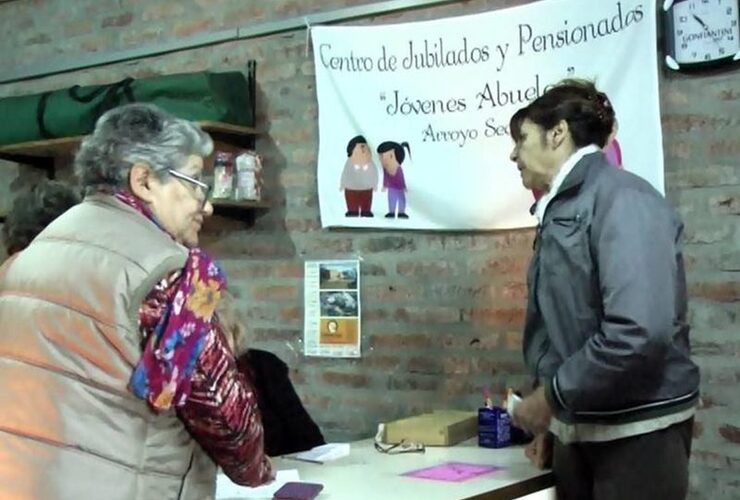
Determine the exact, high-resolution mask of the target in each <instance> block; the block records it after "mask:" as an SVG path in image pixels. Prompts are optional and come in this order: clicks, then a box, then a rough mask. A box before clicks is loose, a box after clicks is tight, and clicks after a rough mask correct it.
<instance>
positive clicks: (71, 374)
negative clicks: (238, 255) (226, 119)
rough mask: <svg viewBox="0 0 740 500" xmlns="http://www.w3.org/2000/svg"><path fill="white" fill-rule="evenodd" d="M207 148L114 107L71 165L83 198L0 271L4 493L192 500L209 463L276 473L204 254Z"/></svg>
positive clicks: (157, 117)
mask: <svg viewBox="0 0 740 500" xmlns="http://www.w3.org/2000/svg"><path fill="white" fill-rule="evenodd" d="M212 149H213V143H212V141H211V139H210V137H208V135H207V134H205V133H204V132H203V131H202V130H201V129H200V128H199V127H198V126H197V125H195V124H193V123H191V122H188V121H185V120H181V119H178V118H175V117H173V116H171V115H169V114H167V113H165V112H163V111H161V110H160V109H159V108H157V107H155V106H152V105H145V104H130V105H126V106H122V107H119V108H116V109H113V110H111V111H108V112H107V113H105V114H104V115H103V116H102V117H101V118H100V119H99V120H98V122H97V123H96V126H95V130H94V131H93V133H92V135H90V136H88V137H86V138H85V139H84V140H83V142H82V145H81V147H80V150H79V152H78V153H77V155H76V158H75V168H76V173H77V176H78V178H79V180H80V183H81V185H82V187H83V188H84V190H85V194H86V196H85V199H84V200H83V201H82V203H80V204H78V205H76V206H75V207H73V208H71V209H69V210H68V211H66V212H65V213H64V214H63V215H61V216H60V217H58V218H57V219H56V220H54V221H53V222H52V223H51V224H50V225H49V226H48V227H47V228H46V229H44V230H43V231H42V232H41V234H39V235H38V236H37V237H36V238H35V239H34V240H33V241H32V242H31V244H30V245H28V247H27V248H25V249H24V250H23V251H22V252H19V253H16V254H15V255H14V256H13V257H11V258H10V259H9V260H8V261H7V262H6V263H5V264H4V265H3V266H2V268H0V317H1V318H2V322H1V323H0V399H2V403H3V407H4V408H5V409H6V411H3V412H0V429H2V432H0V498H14V499H20V500H24V499H36V498H76V499H81V500H87V499H91V500H92V499H99V498H106V499H109V500H119V499H120V500H124V499H126V500H129V499H137V500H149V499H152V500H154V499H163V498H167V499H174V498H177V499H194V500H195V499H198V500H200V499H203V498H212V497H213V495H214V492H215V478H216V464H218V465H219V466H221V468H222V469H223V470H224V472H225V473H226V474H227V475H228V476H229V477H230V478H231V480H232V481H234V482H236V483H239V484H248V485H259V484H262V483H264V482H266V481H269V480H270V479H271V478H272V470H271V465H270V461H269V459H268V458H267V457H266V455H265V454H264V450H263V430H262V425H261V421H260V416H259V412H258V410H257V400H256V395H255V392H254V389H253V388H252V386H251V384H250V383H249V382H248V381H247V380H246V379H245V377H244V376H243V375H242V374H241V373H240V372H239V370H238V369H237V366H236V360H235V359H234V357H233V355H232V353H231V351H230V349H229V347H228V345H227V343H226V339H225V337H224V333H223V332H222V331H221V330H220V329H219V326H218V323H217V321H216V320H215V319H214V310H215V308H216V306H217V302H218V299H219V297H220V294H221V291H222V290H223V288H224V287H225V277H224V275H223V273H222V271H221V269H220V268H219V266H218V265H217V264H216V263H215V262H214V261H213V260H212V259H211V258H210V257H209V256H208V255H207V254H206V253H205V252H203V251H202V250H200V249H199V248H198V233H199V231H200V228H201V226H202V224H203V221H204V219H205V217H207V216H209V215H210V214H211V213H212V210H213V207H212V206H211V205H210V203H209V202H208V198H207V195H208V191H209V187H208V186H207V185H206V184H204V183H203V181H202V180H201V173H202V169H203V159H204V158H205V157H206V156H208V155H209V154H210V153H211V151H212ZM214 462H215V464H214Z"/></svg>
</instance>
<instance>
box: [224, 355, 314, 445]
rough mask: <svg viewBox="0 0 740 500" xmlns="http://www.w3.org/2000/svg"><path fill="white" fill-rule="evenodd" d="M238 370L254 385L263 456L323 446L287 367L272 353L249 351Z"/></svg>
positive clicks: (240, 362)
mask: <svg viewBox="0 0 740 500" xmlns="http://www.w3.org/2000/svg"><path fill="white" fill-rule="evenodd" d="M239 367H240V370H241V371H242V372H243V373H246V374H249V376H250V378H251V379H252V381H253V383H254V386H255V389H256V392H257V401H258V405H259V408H260V412H261V413H262V425H263V427H264V435H265V452H266V453H267V454H268V455H269V456H278V455H285V454H287V453H294V452H297V451H303V450H309V449H311V448H313V447H314V446H318V445H321V444H325V443H326V441H324V436H323V435H322V434H321V430H320V429H319V427H318V426H317V425H316V423H315V422H314V421H313V419H312V418H311V416H310V415H309V414H308V412H307V411H306V408H305V407H304V406H303V403H302V402H301V399H300V398H299V397H298V394H297V393H296V391H295V388H294V387H293V383H292V382H291V381H290V377H289V371H288V365H286V364H285V363H284V362H283V361H282V360H281V359H280V358H278V357H277V356H275V355H274V354H272V353H271V352H267V351H261V350H258V349H250V350H249V351H247V353H246V354H244V355H243V356H241V357H240V358H239Z"/></svg>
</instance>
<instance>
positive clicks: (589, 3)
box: [312, 0, 663, 230]
mask: <svg viewBox="0 0 740 500" xmlns="http://www.w3.org/2000/svg"><path fill="white" fill-rule="evenodd" d="M655 32H656V27H655V12H654V8H653V5H652V4H650V3H645V2H642V1H641V0H619V1H617V0H604V1H599V2H594V1H593V0H543V1H539V2H534V3H531V4H528V5H524V6H520V7H515V8H509V9H503V10H496V11H492V12H487V13H483V14H476V15H470V16H461V17H456V18H449V19H442V20H437V21H425V22H416V23H406V24H396V25H385V26H359V27H316V28H314V29H313V30H312V36H313V49H314V60H315V64H316V81H317V95H318V103H319V160H318V185H319V186H318V187H319V204H320V209H321V219H322V225H323V226H324V227H327V226H350V227H384V228H404V229H440V230H444V229H458V230H464V229H503V228H514V227H527V226H532V225H534V218H533V217H532V216H531V215H530V213H529V207H530V206H531V204H532V202H533V201H534V199H533V196H532V193H530V192H528V191H526V190H525V189H524V188H523V187H522V185H521V179H520V176H519V172H518V171H517V169H516V168H515V165H514V164H513V163H512V162H511V161H510V159H509V155H510V153H511V150H512V146H513V144H512V141H511V138H510V136H509V119H510V117H511V115H512V114H513V113H514V112H515V111H516V110H517V109H519V108H520V107H522V106H525V105H526V104H527V103H528V102H530V101H532V100H533V99H535V98H536V97H538V96H539V95H541V94H542V93H543V92H544V91H545V90H546V89H547V88H548V86H549V85H551V84H553V83H556V82H558V81H559V80H561V79H563V78H566V77H579V78H587V79H590V80H594V81H595V82H596V85H597V87H598V88H599V89H600V90H602V91H604V92H606V93H607V95H608V96H609V97H610V99H611V101H612V104H613V106H614V108H615V110H616V114H617V120H618V122H619V128H618V130H617V131H616V136H615V138H616V142H613V143H612V144H611V147H610V150H609V151H608V152H607V153H608V154H609V155H610V156H611V157H615V156H621V158H620V159H621V162H622V163H623V164H624V168H625V169H626V170H629V171H632V172H634V173H636V174H638V175H641V176H642V177H644V178H645V179H647V180H648V181H649V182H651V183H652V184H653V185H654V186H655V187H656V188H657V189H658V190H660V191H662V190H663V153H662V137H661V130H660V113H659V99H658V74H657V71H658V70H657V63H656V61H657V48H656V43H655Z"/></svg>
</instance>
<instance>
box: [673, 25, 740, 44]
mask: <svg viewBox="0 0 740 500" xmlns="http://www.w3.org/2000/svg"><path fill="white" fill-rule="evenodd" d="M730 35H732V28H721V29H716V30H712V31H701V32H699V33H689V34H687V35H684V36H683V38H682V39H681V41H682V42H683V43H687V42H693V41H695V40H706V39H710V40H717V41H719V40H721V39H722V38H724V37H725V36H730Z"/></svg>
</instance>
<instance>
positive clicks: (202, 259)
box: [113, 191, 226, 411]
mask: <svg viewBox="0 0 740 500" xmlns="http://www.w3.org/2000/svg"><path fill="white" fill-rule="evenodd" d="M113 195H114V196H115V197H116V198H117V199H118V200H120V201H121V202H123V203H125V204H126V205H128V206H130V207H132V208H133V209H135V210H136V211H138V212H140V213H141V214H142V215H144V216H145V217H146V218H148V219H149V220H151V221H152V222H154V223H155V224H156V225H157V227H159V228H160V229H162V230H163V231H164V228H163V227H162V225H161V224H159V222H158V221H157V219H156V217H154V214H152V212H151V210H150V209H149V207H147V206H146V205H145V204H144V203H142V202H141V201H140V200H139V199H138V198H136V197H135V196H133V195H131V194H129V193H125V192H121V191H118V192H115V193H114V194H113ZM225 287H226V278H225V276H224V274H223V272H222V271H221V269H220V268H219V267H218V265H217V264H216V263H215V262H214V261H213V260H212V259H211V257H209V256H208V254H206V253H205V252H203V251H202V250H201V249H200V248H191V249H190V251H189V253H188V257H187V260H186V261H185V267H184V268H183V269H182V274H181V275H180V279H179V283H178V284H177V291H176V292H175V295H174V300H173V301H172V303H171V304H168V306H167V308H166V309H165V311H164V312H163V314H162V316H161V319H160V320H159V323H157V326H156V327H155V329H154V332H153V334H152V335H150V336H149V338H148V339H145V343H144V345H143V352H142V354H141V358H139V363H138V364H137V365H136V368H134V372H133V374H132V375H131V379H130V380H129V387H130V389H131V391H132V392H133V393H134V395H135V396H137V397H139V398H141V399H144V400H146V401H147V402H148V403H149V405H151V407H152V408H153V409H154V410H156V411H165V410H168V409H170V408H171V407H172V406H173V405H174V406H182V405H183V404H184V403H185V401H186V400H187V398H188V395H189V394H190V375H191V374H192V372H193V367H194V366H195V361H196V360H197V359H198V355H199V354H200V351H201V349H202V348H203V342H204V340H205V337H206V334H207V333H208V330H209V328H210V327H211V318H212V317H213V314H214V311H215V309H216V304H218V301H219V299H220V297H221V291H222V290H223V289H224V288H225Z"/></svg>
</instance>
